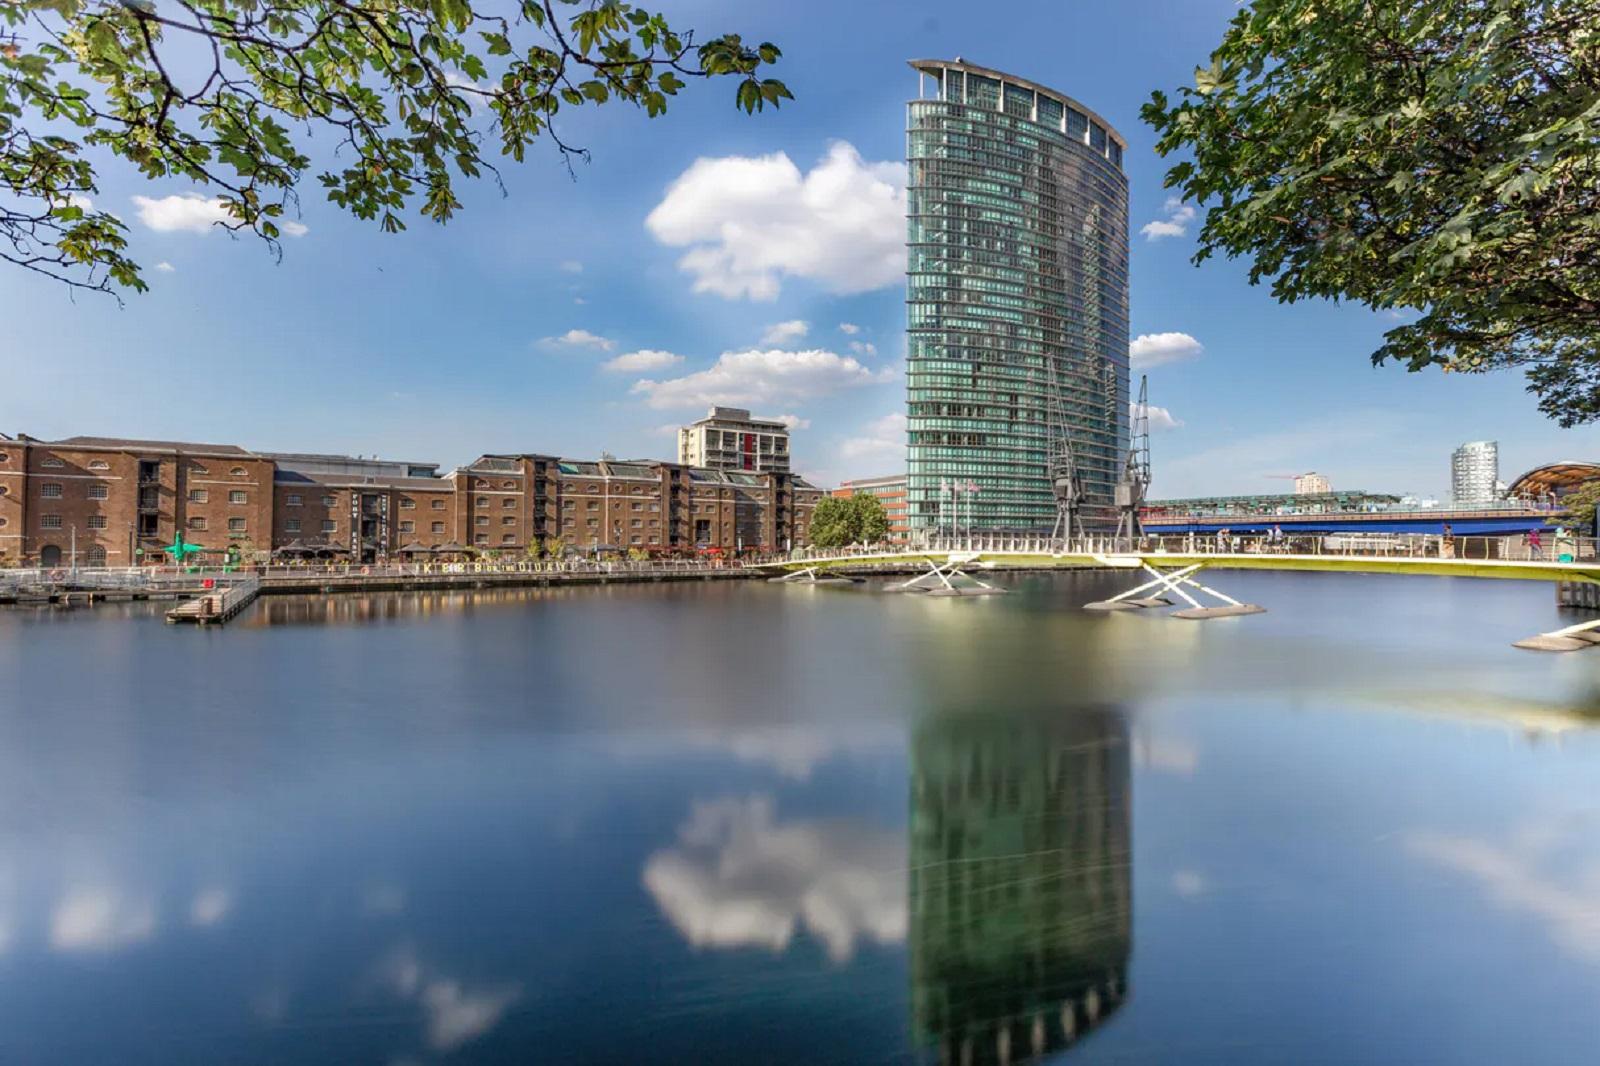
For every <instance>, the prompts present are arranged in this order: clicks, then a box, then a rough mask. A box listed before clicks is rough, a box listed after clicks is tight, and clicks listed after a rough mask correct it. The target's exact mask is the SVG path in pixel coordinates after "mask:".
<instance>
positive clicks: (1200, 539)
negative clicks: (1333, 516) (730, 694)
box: [783, 532, 1597, 562]
mask: <svg viewBox="0 0 1600 1066" xmlns="http://www.w3.org/2000/svg"><path fill="white" fill-rule="evenodd" d="M960 552H973V553H985V552H988V553H1005V554H1013V555H1058V554H1060V555H1116V554H1118V553H1125V552H1148V553H1168V554H1173V555H1340V556H1363V557H1378V558H1406V559H1481V560H1509V561H1530V560H1547V561H1554V560H1557V559H1559V558H1562V557H1570V558H1571V560H1573V561H1588V560H1594V559H1596V558H1597V550H1596V541H1595V539H1594V538H1593V537H1561V538H1557V537H1555V536H1554V535H1553V534H1541V536H1540V538H1539V543H1537V544H1535V543H1534V542H1533V541H1532V539H1531V538H1529V537H1527V536H1516V537H1506V536H1478V535H1473V536H1454V535H1452V536H1442V535H1439V534H1432V533H1427V534H1425V533H1325V534H1297V533H1288V532H1285V533H1283V534H1282V535H1281V536H1271V535H1268V534H1257V533H1252V534H1227V533H1225V534H1220V535H1219V534H1200V533H1187V534H1162V535H1151V536H1145V537H1138V538H1134V539H1132V540H1130V539H1128V538H1126V537H1123V538H1117V537H1112V536H1088V537H1075V538H1071V539H1069V540H1065V541H1063V540H1060V539H1058V538H1052V537H1042V536H1025V535H1015V534H970V535H962V536H956V537H950V536H945V537H937V538H931V539H929V540H928V541H927V542H926V543H924V544H921V545H882V544H879V545H863V544H853V545H848V546H844V547H838V548H808V549H802V550H798V551H795V552H791V553H790V554H789V555H788V556H785V557H783V561H794V562H804V561H807V560H811V559H849V558H858V557H859V558H869V557H870V558H875V559H882V558H884V557H885V556H894V555H904V556H907V557H912V558H915V557H917V556H921V555H929V554H939V555H945V554H950V553H960Z"/></svg>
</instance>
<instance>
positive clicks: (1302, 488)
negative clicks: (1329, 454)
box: [1294, 470, 1333, 496]
mask: <svg viewBox="0 0 1600 1066" xmlns="http://www.w3.org/2000/svg"><path fill="white" fill-rule="evenodd" d="M1332 491H1333V486H1332V485H1330V484H1328V479H1327V478H1325V477H1323V476H1322V475H1321V474H1319V473H1317V472H1316V471H1315V470H1312V471H1311V472H1309V473H1305V474H1301V475H1300V476H1299V477H1297V478H1295V479H1294V494H1295V495H1296V496H1323V495H1326V494H1327V493H1329V492H1332Z"/></svg>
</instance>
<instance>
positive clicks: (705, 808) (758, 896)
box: [643, 796, 907, 962]
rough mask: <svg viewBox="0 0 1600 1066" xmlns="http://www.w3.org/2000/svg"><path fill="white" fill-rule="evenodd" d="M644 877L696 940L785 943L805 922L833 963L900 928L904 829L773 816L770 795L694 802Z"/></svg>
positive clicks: (894, 939) (732, 944)
mask: <svg viewBox="0 0 1600 1066" xmlns="http://www.w3.org/2000/svg"><path fill="white" fill-rule="evenodd" d="M678 838H679V846H677V847H674V848H668V849H665V850H662V851H658V852H656V853H655V854H654V855H652V856H651V857H650V858H649V860H647V861H646V863H645V868H644V874H643V880H644V884H645V887H646V888H647V889H648V890H649V892H650V894H651V896H652V897H654V899H655V901H656V905H657V906H658V907H660V908H661V911H662V913H663V914H665V915H666V917H667V919H668V920H669V921H671V922H672V924H673V926H674V927H675V928H676V929H677V930H678V932H679V933H680V934H681V935H682V936H683V938H684V939H685V940H687V941H688V942H689V943H690V944H691V945H693V946H694V947H708V948H741V947H765V948H768V949H770V950H772V951H775V952H779V951H783V950H785V949H786V948H787V947H788V946H789V944H790V943H791V941H793V939H794V936H795V933H796V932H797V931H798V930H799V929H801V928H804V929H805V931H806V932H807V933H809V934H810V935H811V936H813V937H815V938H816V939H817V940H819V941H820V942H821V943H822V945H823V947H824V948H825V949H826V951H827V953H828V957H829V958H831V959H832V960H833V961H835V962H845V961H847V960H849V959H850V958H851V956H852V955H854V954H855V950H856V945H857V943H858V942H861V941H866V940H870V941H874V942H876V943H879V944H897V943H900V942H902V941H903V940H904V939H905V935H906V921H907V918H906V897H905V863H906V844H905V837H904V834H902V833H897V832H890V831H888V830H885V829H880V828H877V827H873V826H865V825H861V824H858V823H855V822H847V821H843V820H830V821H822V820H818V821H794V822H787V823H780V822H778V821H777V820H776V818H775V816H774V811H773V801H772V798H771V797H770V796H752V797H750V798H748V799H743V800H740V799H724V800H716V801H712V802H708V803H696V804H695V805H694V806H693V808H692V810H691V813H690V816H689V819H688V820H687V821H686V822H685V823H684V824H683V825H682V826H681V827H680V828H679V831H678Z"/></svg>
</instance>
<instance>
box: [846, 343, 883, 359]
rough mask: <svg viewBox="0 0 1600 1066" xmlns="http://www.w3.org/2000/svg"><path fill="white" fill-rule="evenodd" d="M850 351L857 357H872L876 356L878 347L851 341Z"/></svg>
mask: <svg viewBox="0 0 1600 1066" xmlns="http://www.w3.org/2000/svg"><path fill="white" fill-rule="evenodd" d="M850 350H851V351H852V352H855V353H856V354H857V355H867V356H872V355H877V354H878V346H877V345H876V344H873V343H872V342H871V341H851V342H850Z"/></svg>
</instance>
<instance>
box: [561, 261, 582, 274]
mask: <svg viewBox="0 0 1600 1066" xmlns="http://www.w3.org/2000/svg"><path fill="white" fill-rule="evenodd" d="M561 272H562V273H563V274H582V273H583V264H582V263H580V262H578V261H577V260H576V259H563V260H562V261H561Z"/></svg>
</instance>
